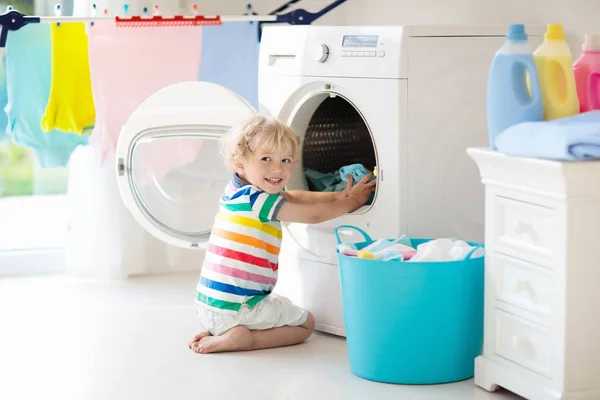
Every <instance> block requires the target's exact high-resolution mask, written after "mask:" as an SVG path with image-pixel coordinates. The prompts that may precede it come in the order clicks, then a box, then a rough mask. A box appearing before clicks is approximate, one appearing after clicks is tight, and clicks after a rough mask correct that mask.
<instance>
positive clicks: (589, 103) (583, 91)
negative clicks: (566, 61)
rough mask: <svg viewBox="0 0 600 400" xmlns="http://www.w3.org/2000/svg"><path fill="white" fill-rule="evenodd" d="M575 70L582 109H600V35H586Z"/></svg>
mask: <svg viewBox="0 0 600 400" xmlns="http://www.w3.org/2000/svg"><path fill="white" fill-rule="evenodd" d="M573 72H574V74H575V84H576V86H577V96H578V97H579V109H580V111H581V112H582V113H583V112H586V111H590V110H600V35H585V41H584V43H583V46H582V52H581V56H580V57H579V59H578V60H577V61H575V63H574V64H573Z"/></svg>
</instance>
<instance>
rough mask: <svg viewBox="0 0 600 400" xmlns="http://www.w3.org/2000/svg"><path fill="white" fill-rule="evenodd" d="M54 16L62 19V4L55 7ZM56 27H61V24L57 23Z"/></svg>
mask: <svg viewBox="0 0 600 400" xmlns="http://www.w3.org/2000/svg"><path fill="white" fill-rule="evenodd" d="M54 16H55V17H62V7H61V6H60V4H59V3H57V4H56V5H55V6H54ZM56 26H60V22H57V23H56Z"/></svg>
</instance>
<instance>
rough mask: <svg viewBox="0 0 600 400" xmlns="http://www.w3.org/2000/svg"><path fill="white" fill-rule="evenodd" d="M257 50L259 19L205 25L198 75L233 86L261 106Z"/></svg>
mask: <svg viewBox="0 0 600 400" xmlns="http://www.w3.org/2000/svg"><path fill="white" fill-rule="evenodd" d="M258 53H259V43H258V24H257V23H250V22H225V23H223V25H221V26H205V27H204V28H203V31H202V64H201V65H200V74H199V78H200V80H201V81H206V82H212V83H216V84H218V85H221V86H224V87H226V88H228V89H230V90H233V91H234V92H236V93H237V94H239V95H240V96H242V97H243V98H244V99H246V100H247V101H248V102H249V103H250V104H252V106H253V107H254V109H255V110H258Z"/></svg>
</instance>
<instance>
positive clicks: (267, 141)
mask: <svg viewBox="0 0 600 400" xmlns="http://www.w3.org/2000/svg"><path fill="white" fill-rule="evenodd" d="M261 140H263V145H264V146H265V147H266V148H267V151H273V150H281V149H285V150H287V151H289V152H290V153H292V162H296V161H298V159H299V157H300V138H299V137H298V135H296V133H294V131H293V130H292V128H290V127H289V126H287V125H286V124H284V123H283V122H281V121H279V120H278V119H276V118H272V117H266V116H263V115H257V116H254V117H251V118H249V119H248V120H247V121H245V122H244V124H243V125H242V127H241V129H239V130H237V131H234V132H233V133H232V135H230V136H228V137H225V138H223V140H222V141H221V155H222V156H223V158H224V159H225V166H226V167H227V169H229V170H230V171H232V172H235V164H236V162H240V163H242V162H244V161H245V160H247V159H248V157H249V156H250V155H251V154H253V153H254V152H256V151H257V150H258V149H257V148H256V147H257V144H258V143H259V142H260V141H261Z"/></svg>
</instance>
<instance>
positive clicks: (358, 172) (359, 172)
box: [340, 164, 375, 184]
mask: <svg viewBox="0 0 600 400" xmlns="http://www.w3.org/2000/svg"><path fill="white" fill-rule="evenodd" d="M370 172H371V171H369V170H368V169H366V168H365V167H364V166H363V165H362V164H352V165H346V166H345V167H342V168H340V175H341V177H342V181H344V183H346V184H348V175H352V183H354V184H356V183H357V182H358V181H360V180H361V179H362V178H363V177H364V176H365V175H367V174H369V173H370ZM373 179H375V177H373V178H371V179H370V180H373Z"/></svg>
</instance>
